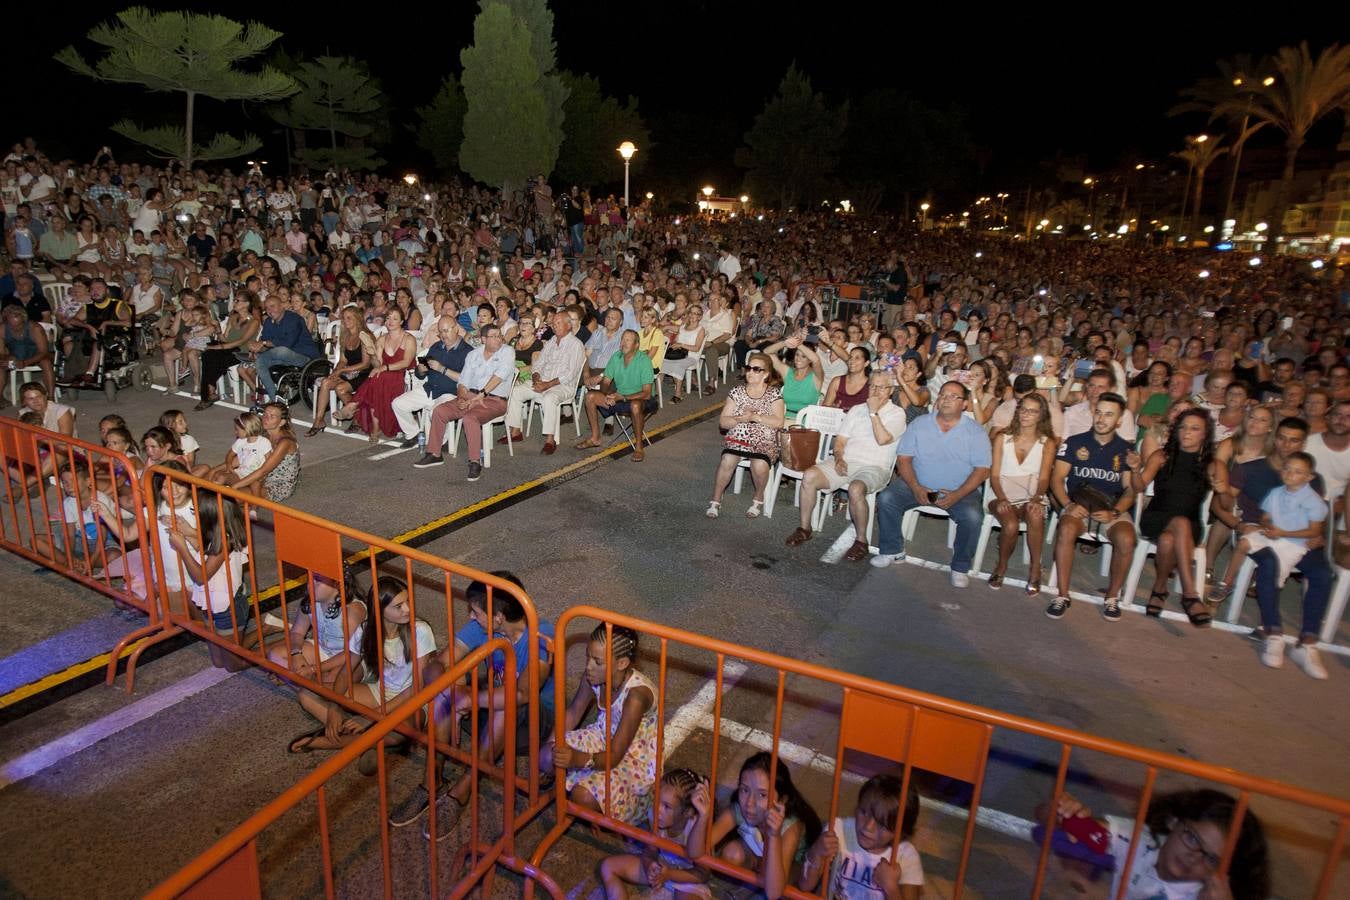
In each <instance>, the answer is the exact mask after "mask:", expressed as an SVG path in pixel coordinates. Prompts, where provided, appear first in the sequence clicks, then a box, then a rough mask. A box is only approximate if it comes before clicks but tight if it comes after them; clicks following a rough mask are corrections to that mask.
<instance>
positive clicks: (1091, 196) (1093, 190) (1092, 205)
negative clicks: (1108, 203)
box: [1083, 178, 1097, 225]
mask: <svg viewBox="0 0 1350 900" xmlns="http://www.w3.org/2000/svg"><path fill="white" fill-rule="evenodd" d="M1083 184H1085V185H1087V189H1088V224H1089V225H1091V224H1094V223H1095V222H1096V221H1097V179H1095V178H1084V179H1083Z"/></svg>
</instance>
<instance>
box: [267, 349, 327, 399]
mask: <svg viewBox="0 0 1350 900" xmlns="http://www.w3.org/2000/svg"><path fill="white" fill-rule="evenodd" d="M268 371H269V372H270V374H271V376H272V382H273V383H274V384H275V385H276V386H277V394H276V396H277V399H278V400H281V401H282V402H284V403H285V404H286V405H287V406H289V407H291V408H292V409H294V408H295V404H296V403H300V402H303V403H304V404H305V406H306V407H307V408H309V409H313V408H314V387H315V385H317V384H318V383H319V382H320V381H323V380H324V379H325V378H327V377H328V375H329V373H331V372H332V371H333V364H332V363H331V362H329V361H328V359H327V358H325V357H322V356H320V357H319V358H317V359H311V360H310V361H309V362H307V363H305V364H304V365H303V366H286V365H281V366H272V367H271V369H269V370H268ZM258 393H259V394H261V393H262V391H261V390H259V392H258ZM266 402H267V400H266V398H260V399H255V401H254V404H253V405H254V407H256V408H257V409H255V411H257V410H260V409H261V407H262V405H263V404H264V403H266Z"/></svg>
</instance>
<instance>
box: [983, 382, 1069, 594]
mask: <svg viewBox="0 0 1350 900" xmlns="http://www.w3.org/2000/svg"><path fill="white" fill-rule="evenodd" d="M993 444H994V457H993V463H992V465H991V466H990V468H991V470H992V471H993V473H994V476H993V477H992V478H990V479H989V490H990V492H991V493H993V495H994V496H993V497H992V498H991V499H990V500H989V512H990V514H991V515H993V516H995V517H997V518H998V523H999V534H998V564H997V565H996V566H994V571H993V574H991V575H990V576H989V587H990V588H992V589H994V590H998V589H999V588H1000V587H1002V586H1003V576H1004V573H1006V572H1007V571H1008V559H1009V558H1010V557H1011V556H1012V552H1013V548H1014V547H1016V546H1017V536H1018V533H1019V531H1020V530H1021V526H1022V524H1023V523H1025V524H1026V526H1027V550H1028V551H1029V553H1030V555H1031V565H1030V567H1029V570H1028V573H1027V593H1028V594H1031V595H1032V596H1034V595H1036V594H1038V593H1040V589H1041V548H1042V547H1043V546H1044V545H1045V513H1046V497H1047V496H1049V489H1050V471H1051V469H1052V468H1053V467H1054V464H1055V447H1056V442H1055V433H1054V431H1053V430H1052V428H1051V427H1050V407H1049V405H1048V403H1047V401H1046V400H1045V398H1044V397H1042V396H1041V395H1039V394H1028V395H1027V396H1025V397H1023V398H1022V399H1021V400H1019V401H1017V409H1016V410H1015V411H1014V413H1013V420H1012V423H1011V424H1009V425H1008V427H1007V428H1005V429H1003V430H1002V431H1000V432H998V433H997V434H995V435H994V441H993Z"/></svg>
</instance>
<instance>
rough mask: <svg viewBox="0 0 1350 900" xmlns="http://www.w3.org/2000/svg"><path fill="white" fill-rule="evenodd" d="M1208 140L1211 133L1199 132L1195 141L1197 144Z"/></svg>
mask: <svg viewBox="0 0 1350 900" xmlns="http://www.w3.org/2000/svg"><path fill="white" fill-rule="evenodd" d="M1207 140H1209V135H1207V134H1197V135H1196V136H1195V142H1196V143H1197V144H1203V143H1204V142H1205V141H1207Z"/></svg>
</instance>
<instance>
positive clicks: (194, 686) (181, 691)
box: [0, 668, 237, 790]
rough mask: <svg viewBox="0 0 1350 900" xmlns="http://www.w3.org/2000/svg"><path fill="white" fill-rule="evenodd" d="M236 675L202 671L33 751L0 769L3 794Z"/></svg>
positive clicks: (220, 670)
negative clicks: (16, 785) (11, 787)
mask: <svg viewBox="0 0 1350 900" xmlns="http://www.w3.org/2000/svg"><path fill="white" fill-rule="evenodd" d="M234 674H237V673H234V672H227V671H225V670H224V669H215V668H211V669H203V670H202V671H200V672H198V673H196V674H195V675H191V676H189V677H187V678H184V679H183V680H182V681H179V682H177V683H176V684H173V685H171V686H169V687H167V688H164V689H163V690H161V691H156V692H155V693H153V694H151V695H149V696H148V697H144V698H142V699H140V700H137V701H136V702H135V703H132V704H129V705H127V706H124V707H122V708H121V709H119V710H117V711H116V712H113V713H109V714H108V715H106V716H104V717H103V718H101V719H98V720H96V721H94V722H90V723H89V724H88V725H85V726H84V727H83V728H77V729H75V730H74V731H72V732H70V733H69V734H64V735H62V736H61V737H59V738H57V739H56V740H54V741H49V742H48V743H46V744H43V745H42V746H41V747H38V748H37V749H35V750H30V751H29V752H27V753H25V754H23V755H22V756H18V757H15V758H14V759H11V760H10V761H9V762H7V763H5V764H4V765H3V766H0V790H4V789H5V788H7V787H9V786H10V785H11V784H16V783H18V782H20V781H23V780H24V779H25V778H31V777H32V776H34V775H36V774H37V773H39V772H41V771H42V770H44V769H47V768H49V767H51V766H54V765H56V764H57V763H59V762H61V761H63V760H65V759H67V758H69V757H71V756H74V755H75V754H76V753H79V752H81V751H82V750H86V749H88V748H89V747H92V746H93V745H94V744H97V743H98V742H99V741H101V740H103V739H105V738H109V737H112V736H113V735H114V734H117V733H118V732H119V731H123V730H125V729H127V728H130V727H131V726H133V725H136V724H138V723H140V722H144V721H145V720H146V719H148V718H150V717H151V716H154V715H157V714H159V713H161V712H163V711H164V710H166V709H168V708H169V707H171V706H174V705H175V704H178V703H181V702H182V701H184V700H186V699H187V698H189V697H191V696H193V695H194V694H199V693H201V692H202V691H204V690H206V689H207V688H210V687H214V686H215V685H217V684H220V683H221V682H222V681H224V680H225V679H226V678H229V677H230V676H231V675H234Z"/></svg>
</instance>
